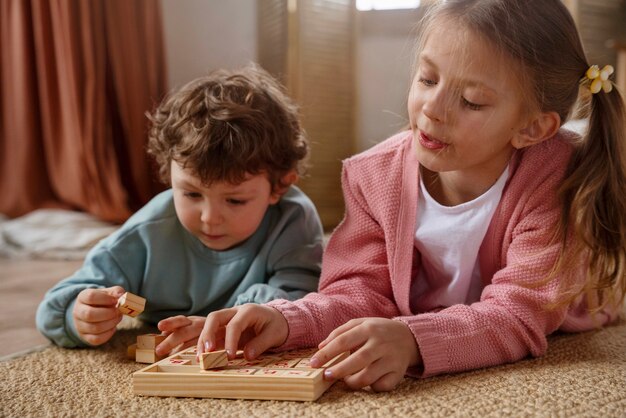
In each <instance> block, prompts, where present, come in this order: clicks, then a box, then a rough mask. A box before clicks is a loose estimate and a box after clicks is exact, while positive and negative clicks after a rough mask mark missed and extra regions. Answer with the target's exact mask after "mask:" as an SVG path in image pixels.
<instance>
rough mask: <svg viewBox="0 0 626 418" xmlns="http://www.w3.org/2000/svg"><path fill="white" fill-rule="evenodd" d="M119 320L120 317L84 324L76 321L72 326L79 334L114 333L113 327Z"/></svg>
mask: <svg viewBox="0 0 626 418" xmlns="http://www.w3.org/2000/svg"><path fill="white" fill-rule="evenodd" d="M121 319H122V318H121V315H120V317H119V318H117V317H116V318H113V319H109V320H106V321H100V322H85V321H80V320H78V321H76V322H75V323H74V325H75V326H76V330H77V331H78V332H79V333H81V334H102V333H104V332H108V331H110V330H113V331H115V327H116V326H117V324H118V323H119V322H120V321H121Z"/></svg>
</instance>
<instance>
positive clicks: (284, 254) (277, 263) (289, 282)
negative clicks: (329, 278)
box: [235, 195, 324, 305]
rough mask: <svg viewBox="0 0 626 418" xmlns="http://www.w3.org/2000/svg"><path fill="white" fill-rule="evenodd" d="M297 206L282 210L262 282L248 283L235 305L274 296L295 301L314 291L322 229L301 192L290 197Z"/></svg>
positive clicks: (321, 244) (320, 258)
mask: <svg viewBox="0 0 626 418" xmlns="http://www.w3.org/2000/svg"><path fill="white" fill-rule="evenodd" d="M290 200H292V201H296V202H298V205H290V206H289V207H288V209H286V210H284V211H283V214H282V220H281V222H279V225H278V227H277V228H276V229H275V230H274V231H273V232H272V233H270V237H272V238H270V239H271V240H272V241H273V242H271V248H270V249H269V253H268V256H267V266H266V274H268V278H267V280H266V282H265V283H259V284H255V285H252V286H250V287H249V288H248V289H247V290H246V291H245V292H243V293H242V294H240V295H239V296H238V297H237V301H236V303H235V304H236V305H241V304H244V303H266V302H269V301H271V300H274V299H287V300H296V299H299V298H301V297H303V296H304V295H306V294H307V293H310V292H314V291H316V290H317V286H318V284H319V277H320V271H321V264H322V252H323V237H324V233H323V229H322V224H321V221H320V219H319V216H318V214H317V211H316V210H315V206H314V205H313V203H312V202H311V201H310V200H309V199H308V198H307V197H306V196H304V195H302V196H296V197H294V196H291V197H290Z"/></svg>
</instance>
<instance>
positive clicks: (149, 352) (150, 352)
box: [135, 348, 164, 364]
mask: <svg viewBox="0 0 626 418" xmlns="http://www.w3.org/2000/svg"><path fill="white" fill-rule="evenodd" d="M163 358H164V357H161V356H158V355H157V353H156V351H154V349H152V348H138V349H136V350H135V361H136V362H137V363H150V364H152V363H156V362H157V361H159V360H163Z"/></svg>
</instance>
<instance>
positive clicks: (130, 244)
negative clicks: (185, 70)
mask: <svg viewBox="0 0 626 418" xmlns="http://www.w3.org/2000/svg"><path fill="white" fill-rule="evenodd" d="M148 117H149V119H150V120H151V122H152V127H151V131H150V138H149V144H148V152H149V153H150V154H152V155H153V156H154V157H155V159H156V161H157V163H158V165H159V173H160V175H161V179H162V180H163V181H164V182H165V183H168V184H170V185H171V189H169V190H167V191H165V192H163V193H161V194H159V195H158V196H156V197H154V198H153V199H152V200H151V201H150V202H149V203H148V204H147V205H146V206H144V207H143V208H142V209H141V210H139V211H138V212H137V213H136V214H134V215H133V216H132V217H131V218H130V219H129V220H128V221H127V222H126V223H125V224H124V225H123V226H122V227H121V228H120V229H119V230H118V231H117V232H115V233H114V234H112V235H111V236H109V237H108V238H106V239H104V240H102V241H101V242H100V243H99V244H98V245H97V246H96V247H94V248H93V249H92V250H91V252H90V253H89V254H88V255H87V257H86V259H85V263H84V264H83V266H82V267H81V268H80V269H79V270H78V271H77V272H76V273H74V274H73V275H72V276H71V277H69V278H67V279H65V280H63V281H61V282H59V283H58V284H57V285H55V286H54V287H53V288H52V289H51V290H49V291H48V293H47V294H46V295H45V297H44V300H43V301H42V303H41V304H40V306H39V308H38V310H37V327H38V329H39V330H40V331H41V332H42V333H43V334H44V335H45V336H46V337H48V338H49V339H51V340H52V341H53V342H54V343H56V344H58V345H60V346H63V347H77V346H97V345H101V344H103V343H105V342H106V341H108V340H109V339H110V338H111V337H112V336H113V334H114V333H115V330H116V325H117V324H118V323H119V322H120V320H121V318H122V315H121V314H120V313H119V312H118V310H117V309H116V306H115V305H116V302H117V298H118V297H120V296H121V295H122V294H123V293H124V292H125V291H128V292H131V293H134V294H136V295H139V296H141V297H144V298H145V299H147V304H146V310H145V311H144V312H143V313H142V315H141V318H142V319H143V320H144V321H146V322H148V323H152V324H155V323H157V322H158V327H159V329H160V330H161V331H162V332H163V333H164V334H166V335H168V338H166V339H165V340H164V341H163V342H162V343H161V344H160V345H159V346H158V347H157V350H156V351H157V354H159V355H165V354H167V353H169V352H170V351H171V350H172V349H174V348H175V347H177V346H180V344H184V345H187V346H188V345H192V344H195V341H196V340H197V337H198V335H200V332H201V331H202V326H203V324H204V318H203V316H206V315H207V314H208V313H210V312H212V311H214V310H216V309H221V308H224V307H230V306H235V305H240V304H243V303H248V302H254V303H263V302H267V301H270V300H273V299H277V298H286V299H290V300H294V299H297V298H299V297H302V296H303V295H305V294H306V293H307V292H311V291H314V290H316V289H317V284H318V279H319V273H320V264H321V257H322V236H323V232H322V227H321V222H320V220H319V217H318V214H317V212H316V210H315V207H314V205H313V203H312V202H311V201H310V200H309V199H308V198H307V197H306V196H305V195H304V194H303V193H302V192H301V191H300V190H299V189H297V188H296V187H295V186H293V184H294V183H295V182H296V180H297V179H298V177H299V175H300V174H302V172H303V169H304V160H305V157H306V156H307V153H308V143H307V140H306V138H305V137H304V133H303V131H302V129H301V127H300V123H299V121H298V118H297V109H296V107H295V105H294V104H293V103H292V102H291V101H290V100H289V98H288V97H287V96H286V95H285V94H284V93H283V91H282V89H281V87H280V86H279V85H278V83H277V82H276V81H275V80H273V79H272V77H271V76H270V75H269V74H268V73H266V72H265V71H263V70H262V69H260V68H258V67H256V66H249V67H247V68H244V69H243V70H241V71H237V72H227V71H216V72H213V73H211V74H210V75H208V76H207V77H203V78H200V79H198V80H195V81H193V82H191V83H189V84H188V85H186V86H184V87H183V88H182V89H181V90H180V91H178V92H176V93H174V94H172V95H170V96H169V97H168V98H166V99H165V101H164V102H163V103H162V104H161V105H160V106H159V107H158V109H156V111H155V112H154V113H153V114H152V115H148Z"/></svg>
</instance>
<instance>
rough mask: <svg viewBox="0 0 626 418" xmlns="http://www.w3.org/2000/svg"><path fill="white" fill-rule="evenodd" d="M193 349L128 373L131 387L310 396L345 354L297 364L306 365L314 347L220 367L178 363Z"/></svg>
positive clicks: (174, 392)
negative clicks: (325, 360) (321, 361)
mask: <svg viewBox="0 0 626 418" xmlns="http://www.w3.org/2000/svg"><path fill="white" fill-rule="evenodd" d="M193 350H194V348H189V349H187V350H183V351H182V352H181V353H177V354H175V355H173V356H170V357H168V358H167V359H164V360H161V361H159V362H157V363H156V364H153V365H151V366H148V367H145V368H143V369H141V370H139V371H137V372H135V373H133V392H134V393H135V394H137V395H144V396H174V397H195V398H227V399H276V400H291V401H313V400H316V399H318V398H319V397H320V396H321V395H322V394H323V393H324V391H326V389H328V388H329V387H330V386H331V385H332V384H333V381H327V380H324V369H325V368H326V367H330V366H332V365H333V364H336V363H337V362H339V361H341V360H343V359H344V358H346V357H347V356H348V353H347V352H346V353H342V354H340V355H338V356H337V357H335V358H334V359H332V360H330V361H329V362H328V363H326V364H325V365H324V367H320V368H311V367H307V368H299V367H298V363H302V365H308V364H309V362H310V358H311V356H312V355H313V354H314V353H315V351H316V350H300V351H293V352H287V353H273V354H272V355H271V356H267V357H259V358H257V359H256V360H254V361H246V360H245V359H243V358H240V359H236V360H231V361H229V362H228V365H227V366H224V367H222V368H217V369H209V370H203V369H202V368H201V367H198V366H197V365H195V366H191V365H189V364H188V363H185V364H180V363H179V362H180V361H185V360H186V359H187V357H188V355H190V354H193ZM214 353H215V352H214ZM206 354H211V353H206ZM192 364H193V363H192Z"/></svg>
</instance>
